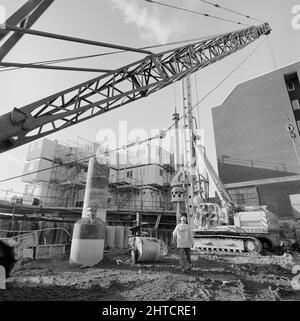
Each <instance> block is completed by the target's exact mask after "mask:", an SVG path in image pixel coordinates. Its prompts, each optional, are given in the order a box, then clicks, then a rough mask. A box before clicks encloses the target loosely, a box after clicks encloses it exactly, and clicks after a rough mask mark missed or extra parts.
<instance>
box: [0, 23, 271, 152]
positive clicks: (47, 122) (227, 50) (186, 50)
mask: <svg viewBox="0 0 300 321" xmlns="http://www.w3.org/2000/svg"><path fill="white" fill-rule="evenodd" d="M270 32H271V28H270V26H269V24H268V23H265V24H262V25H259V26H253V27H249V28H245V29H241V30H238V31H235V32H230V33H227V34H224V35H221V36H217V37H214V38H210V39H207V40H204V41H203V40H202V41H199V42H195V43H193V44H188V45H185V46H182V47H179V48H176V49H172V50H168V51H165V52H161V53H158V54H150V55H148V56H146V57H145V58H144V59H141V60H139V61H136V62H134V63H131V64H129V65H126V66H124V67H121V68H119V69H117V70H114V71H111V72H108V73H106V74H104V75H101V76H98V77H96V78H94V79H91V80H89V81H86V82H83V83H81V84H79V85H76V86H74V87H71V88H69V89H66V90H64V91H61V92H58V93H56V94H53V95H51V96H48V97H46V98H43V99H41V100H39V101H36V102H34V103H31V104H29V105H26V106H24V107H21V108H14V109H13V110H12V111H11V112H10V113H7V114H4V115H2V116H0V152H5V151H8V150H10V149H13V148H15V147H17V146H21V145H24V144H26V143H28V142H31V141H34V140H36V139H39V138H41V137H43V136H46V135H49V134H52V133H54V132H57V131H59V130H61V129H64V128H67V127H69V126H72V125H75V124H77V123H80V122H82V121H85V120H87V119H90V118H92V117H95V116H98V115H101V114H103V113H105V112H108V111H110V110H113V109H115V108H118V107H120V106H123V105H125V104H128V103H130V102H132V101H136V100H138V99H141V98H143V97H146V96H148V95H150V94H152V93H154V92H156V91H158V90H160V89H162V88H164V87H166V86H168V85H170V84H172V83H174V82H175V81H178V80H180V79H182V78H184V77H186V76H188V75H190V74H192V73H193V72H195V71H198V70H200V69H202V68H204V67H206V66H208V65H211V64H213V63H215V62H217V61H219V60H221V59H223V58H225V57H227V56H229V55H231V54H233V53H234V52H236V51H238V50H240V49H242V48H244V47H246V46H247V45H249V44H251V43H252V42H254V41H255V40H257V39H258V38H260V37H261V36H262V35H267V34H269V33H270Z"/></svg>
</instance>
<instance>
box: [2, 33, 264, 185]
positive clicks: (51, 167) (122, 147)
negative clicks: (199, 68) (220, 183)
mask: <svg viewBox="0 0 300 321" xmlns="http://www.w3.org/2000/svg"><path fill="white" fill-rule="evenodd" d="M265 40H266V38H265V39H264V40H263V41H262V42H261V43H260V44H259V45H257V46H256V47H255V49H254V50H253V51H251V52H250V54H249V55H248V56H246V58H245V59H243V60H242V62H240V63H239V64H238V65H237V66H236V67H235V68H234V69H233V70H232V71H231V72H230V73H229V74H228V75H227V76H226V77H225V78H224V79H222V80H221V81H220V82H219V83H218V84H217V85H216V86H215V87H214V88H213V89H211V90H210V91H209V92H208V93H207V94H206V95H205V96H204V97H203V98H201V99H200V100H199V101H198V102H197V103H196V104H195V105H194V106H192V108H191V110H193V109H195V108H196V107H197V106H198V105H199V104H200V103H201V102H203V101H204V100H205V99H206V98H207V97H209V96H210V95H211V94H212V93H213V92H214V91H215V90H216V89H218V88H219V87H220V86H221V85H222V84H223V83H224V82H225V81H226V80H227V79H228V78H230V77H231V76H232V75H233V74H234V73H235V72H236V71H237V70H238V69H239V68H240V67H241V66H242V65H243V64H244V63H245V62H246V61H248V59H250V57H251V56H252V55H253V54H254V53H255V52H256V51H257V50H258V49H259V48H260V47H261V46H262V44H263V43H264V41H265ZM187 114H188V112H187V113H185V114H183V115H182V116H181V117H180V118H179V120H178V121H180V120H182V119H183V118H184V117H185V116H186V115H187ZM174 126H175V123H173V124H172V125H171V126H169V127H168V128H167V129H166V130H163V131H161V132H160V133H159V134H158V135H155V136H152V137H149V138H146V139H144V140H141V141H139V142H135V143H130V144H127V145H124V146H121V147H118V148H115V149H112V150H110V151H109V152H108V153H112V152H117V151H120V150H122V149H128V148H132V147H134V146H137V145H142V144H145V143H149V142H151V141H152V140H155V139H162V136H164V137H163V138H165V137H166V134H167V133H168V132H169V131H171V129H172V128H173V127H174ZM106 154H107V152H101V153H96V154H93V155H90V156H86V157H83V158H81V159H78V161H84V160H87V159H90V158H93V157H97V156H104V155H106ZM71 163H72V161H70V162H66V163H64V164H58V165H54V166H50V167H47V168H44V169H40V170H37V171H34V172H30V173H26V174H21V175H17V176H13V177H10V178H6V179H3V180H0V183H4V182H7V181H11V180H14V179H17V178H22V177H25V176H29V175H32V174H37V173H40V172H44V171H46V170H50V169H53V168H57V167H60V166H65V165H68V164H71Z"/></svg>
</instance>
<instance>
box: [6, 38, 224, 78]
mask: <svg viewBox="0 0 300 321" xmlns="http://www.w3.org/2000/svg"><path fill="white" fill-rule="evenodd" d="M222 34H223V33H219V34H215V35H210V36H205V37H198V38H192V39H186V40H179V41H173V42H169V43H166V44H158V45H153V46H147V47H141V48H138V49H155V48H160V47H166V46H173V45H178V44H182V43H186V42H193V41H201V40H206V39H210V38H215V37H218V36H220V35H222ZM124 52H127V51H124V50H118V51H111V52H106V53H99V54H93V55H85V56H77V57H69V58H62V59H55V60H44V61H37V62H31V63H28V64H26V65H27V66H28V67H30V66H34V65H40V66H46V65H51V64H54V63H64V62H69V61H75V60H81V59H88V58H95V57H102V56H109V55H114V54H119V53H124ZM0 65H1V62H0ZM23 68H26V67H25V66H24V67H12V68H11V67H0V72H5V71H12V70H16V69H23Z"/></svg>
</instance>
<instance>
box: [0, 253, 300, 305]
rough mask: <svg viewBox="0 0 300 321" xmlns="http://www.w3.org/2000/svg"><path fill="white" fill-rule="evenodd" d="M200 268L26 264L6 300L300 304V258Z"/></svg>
mask: <svg viewBox="0 0 300 321" xmlns="http://www.w3.org/2000/svg"><path fill="white" fill-rule="evenodd" d="M192 260H193V263H194V268H193V269H192V271H189V272H181V271H180V269H179V266H178V258H177V254H176V252H172V253H170V254H169V255H168V256H166V257H165V258H163V259H162V260H161V261H160V262H157V263H155V264H137V265H135V266H133V265H132V264H131V260H130V256H129V254H107V255H106V256H105V257H104V259H103V260H102V261H101V262H100V263H99V264H98V265H97V266H94V267H92V268H80V267H77V266H71V265H69V264H68V257H65V258H60V259H52V260H39V261H26V262H23V264H22V266H21V268H20V269H19V270H18V271H17V272H15V273H14V274H13V276H12V277H10V278H9V279H8V280H7V289H6V290H1V291H0V300H1V301H6V300H12V301H18V300H22V301H23V300H24V301H27V300H31V301H36V300H40V301H49V300H50V301H76V300H79V301H85V300H88V301H106V300H107V301H126V300H129V301H136V300H139V301H154V300H156V301H186V300H188V301H236V300H237V301H245V300H247V301H249V300H250V301H256V300H259V301H261V300H263V301H277V300H295V301H298V300H300V290H298V291H297V290H294V289H293V287H292V285H291V281H292V279H293V277H295V276H294V275H293V274H292V273H291V269H292V267H293V266H294V265H296V264H297V263H298V264H300V253H294V254H293V255H290V254H285V255H283V256H273V255H264V256H260V255H256V256H241V255H227V254H226V255H225V254H221V253H220V254H217V255H215V254H202V255H199V254H198V255H193V256H192Z"/></svg>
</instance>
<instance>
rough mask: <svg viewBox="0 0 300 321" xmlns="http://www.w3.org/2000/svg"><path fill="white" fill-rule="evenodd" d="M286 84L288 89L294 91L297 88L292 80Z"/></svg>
mask: <svg viewBox="0 0 300 321" xmlns="http://www.w3.org/2000/svg"><path fill="white" fill-rule="evenodd" d="M286 86H287V89H288V91H294V90H295V84H294V82H293V81H291V80H290V81H287V83H286Z"/></svg>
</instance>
